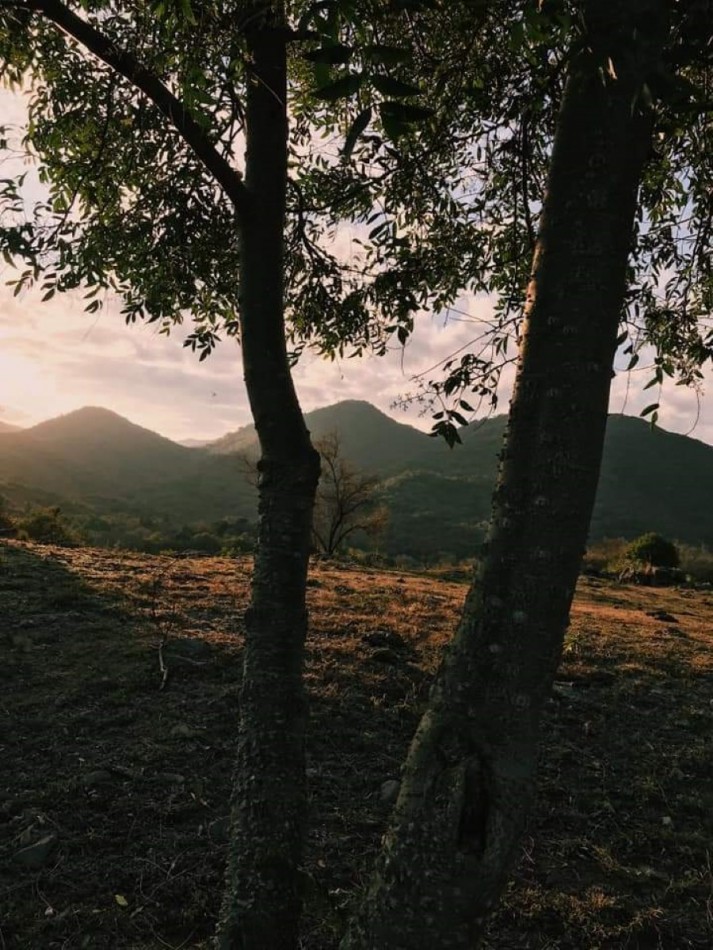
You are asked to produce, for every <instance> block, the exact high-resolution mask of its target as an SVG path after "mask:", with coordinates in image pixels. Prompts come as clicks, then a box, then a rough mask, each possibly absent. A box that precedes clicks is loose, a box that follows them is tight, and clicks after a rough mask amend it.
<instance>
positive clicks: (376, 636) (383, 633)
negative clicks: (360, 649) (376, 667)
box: [361, 630, 406, 650]
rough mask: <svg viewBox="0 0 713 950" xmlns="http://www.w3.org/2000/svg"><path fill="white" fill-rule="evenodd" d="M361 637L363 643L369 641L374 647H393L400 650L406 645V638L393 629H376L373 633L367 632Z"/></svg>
mask: <svg viewBox="0 0 713 950" xmlns="http://www.w3.org/2000/svg"><path fill="white" fill-rule="evenodd" d="M361 639H362V643H368V644H369V646H372V647H391V649H393V650H398V649H402V648H403V647H405V646H406V643H405V641H404V638H403V637H400V636H399V635H398V633H393V632H392V631H391V630H375V631H374V632H373V633H365V634H364V636H363V637H362V638H361Z"/></svg>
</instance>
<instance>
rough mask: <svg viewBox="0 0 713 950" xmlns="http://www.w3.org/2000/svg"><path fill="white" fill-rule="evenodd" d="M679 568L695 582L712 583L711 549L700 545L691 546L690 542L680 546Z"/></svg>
mask: <svg viewBox="0 0 713 950" xmlns="http://www.w3.org/2000/svg"><path fill="white" fill-rule="evenodd" d="M680 554H681V568H682V569H683V570H684V571H685V572H686V574H688V575H690V577H691V578H692V579H693V580H694V581H696V582H697V583H703V584H712V583H713V551H711V550H709V548H707V547H705V545H700V547H693V546H692V545H690V544H684V545H682V546H681V551H680Z"/></svg>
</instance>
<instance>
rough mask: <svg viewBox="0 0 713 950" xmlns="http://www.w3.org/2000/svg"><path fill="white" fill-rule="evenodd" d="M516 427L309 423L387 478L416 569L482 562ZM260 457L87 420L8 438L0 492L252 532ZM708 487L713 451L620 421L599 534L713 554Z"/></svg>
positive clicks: (12, 500) (365, 409)
mask: <svg viewBox="0 0 713 950" xmlns="http://www.w3.org/2000/svg"><path fill="white" fill-rule="evenodd" d="M505 421H506V420H505V417H504V416H495V417H492V418H489V419H486V420H484V421H482V422H478V423H473V424H471V425H470V426H468V427H465V428H464V429H462V430H461V437H462V439H463V444H462V445H459V446H456V447H455V448H454V449H449V448H448V447H447V446H446V445H445V443H444V442H443V441H442V440H437V439H432V438H430V437H429V436H428V435H427V434H425V433H424V432H421V431H419V430H418V429H415V428H413V427H412V426H409V425H405V424H403V423H399V422H396V421H395V420H393V419H391V418H389V417H388V416H386V415H385V414H384V413H382V412H380V411H379V410H378V409H376V408H375V407H373V406H371V405H370V404H369V403H366V402H358V401H346V402H341V403H337V404H336V405H334V406H328V407H325V408H323V409H318V410H316V411H314V412H312V413H309V414H308V415H307V423H308V426H309V428H310V431H311V432H312V435H313V437H314V438H315V439H316V440H319V439H320V438H321V437H323V436H324V435H326V434H328V433H332V432H337V433H338V434H339V438H340V445H341V451H342V454H343V455H344V456H345V457H346V458H348V459H350V460H351V461H352V462H353V463H354V464H355V465H357V466H358V467H360V468H362V469H364V470H368V471H370V472H372V473H373V474H375V475H376V476H377V477H378V479H379V484H380V488H379V490H380V493H381V495H382V497H383V501H384V503H385V504H386V505H387V507H388V508H389V510H390V523H389V529H388V536H387V537H386V538H385V540H384V546H385V548H386V550H388V551H389V552H391V553H408V554H411V555H413V556H416V557H435V556H437V555H438V554H444V553H448V554H451V555H454V556H456V557H462V556H468V555H472V554H473V553H474V551H475V550H476V548H477V545H478V544H479V542H480V541H481V540H482V536H483V531H484V526H485V524H486V522H487V518H488V513H489V508H490V493H491V490H492V486H493V481H494V478H495V474H496V469H497V453H498V452H499V450H500V445H501V442H502V437H503V432H504V428H505ZM256 453H257V440H256V436H255V432H254V430H253V429H252V427H250V426H246V427H244V428H242V429H239V430H237V431H236V432H234V433H230V434H229V435H226V436H224V437H222V438H221V439H218V440H215V441H213V442H209V443H206V444H204V445H202V446H200V447H188V446H186V445H179V444H178V443H176V442H172V441H171V440H169V439H166V438H164V437H162V436H160V435H157V434H156V433H154V432H151V431H149V430H147V429H144V428H142V427H141V426H137V425H135V424H133V423H131V422H129V421H128V420H126V419H124V418H122V417H121V416H118V415H117V414H115V413H113V412H110V411H109V410H106V409H96V408H85V409H80V410H78V411H76V412H72V413H69V414H68V415H65V416H60V417H58V418H56V419H51V420H49V421H48V422H43V423H40V424H39V425H36V426H33V427H32V428H28V429H22V430H11V431H7V430H6V429H5V428H4V427H0V493H1V494H2V495H4V496H5V498H6V499H7V502H8V504H9V507H10V508H11V509H14V510H15V511H21V510H22V509H23V508H25V507H27V506H28V505H58V506H60V507H61V508H62V510H63V512H65V513H67V514H68V515H70V516H71V517H73V518H75V519H79V521H80V522H82V523H83V524H84V525H85V527H86V526H89V528H91V525H92V523H95V524H99V523H101V524H104V523H105V522H106V519H107V518H109V519H114V521H116V519H117V518H119V519H121V518H123V519H135V520H137V521H138V522H140V523H141V525H143V529H144V530H145V531H148V530H149V529H155V528H156V526H157V525H158V526H161V527H162V529H166V528H167V527H171V528H173V529H178V528H180V526H181V525H184V524H195V523H197V522H200V523H202V524H203V525H205V526H209V525H210V524H211V523H213V522H217V521H219V520H220V519H226V518H232V519H244V520H245V521H248V522H250V521H254V518H255V490H254V488H253V487H252V486H251V485H250V484H249V481H248V480H247V479H246V478H245V475H244V464H243V463H242V461H241V456H245V455H255V454H256ZM711 485H713V447H711V446H709V445H706V444H705V443H702V442H699V441H698V440H696V439H692V438H689V437H686V436H681V435H675V434H673V433H670V432H666V431H665V430H662V429H660V428H655V429H652V428H651V427H650V426H649V425H648V423H646V422H644V421H643V420H641V419H636V418H632V417H628V416H611V417H610V419H609V425H608V430H607V437H606V444H605V452H604V459H603V465H602V476H601V481H600V486H599V492H598V496H597V503H596V506H595V511H594V516H593V519H592V526H591V532H590V535H591V537H592V538H595V539H597V538H602V537H621V536H623V537H634V536H636V535H637V534H641V533H643V532H645V531H650V530H655V531H659V532H660V533H662V534H664V535H666V536H668V537H671V538H675V539H677V540H680V541H686V542H689V543H695V544H698V543H705V544H707V545H710V544H713V506H712V505H711V504H710V487H711ZM206 530H208V528H207V527H206ZM97 531H99V529H97ZM89 534H90V536H92V537H94V535H91V530H90V531H89ZM99 535H101V532H100V531H99ZM96 539H97V538H95V540H96ZM98 540H101V536H99V537H98Z"/></svg>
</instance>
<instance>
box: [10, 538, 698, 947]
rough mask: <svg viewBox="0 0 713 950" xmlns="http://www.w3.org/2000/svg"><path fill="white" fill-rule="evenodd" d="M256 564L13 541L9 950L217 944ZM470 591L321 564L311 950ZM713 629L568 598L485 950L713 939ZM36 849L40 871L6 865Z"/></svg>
mask: <svg viewBox="0 0 713 950" xmlns="http://www.w3.org/2000/svg"><path fill="white" fill-rule="evenodd" d="M249 570H250V565H249V563H248V562H247V561H235V560H232V559H224V558H196V559H191V558H180V559H173V558H168V557H148V556H144V555H138V554H130V553H116V552H109V551H96V550H87V549H76V550H67V549H58V548H51V547H43V546H32V545H21V544H18V543H10V544H8V545H6V546H5V547H4V548H3V551H2V560H1V562H0V598H1V603H2V607H3V611H2V617H3V620H2V624H3V626H2V628H0V643H2V649H3V660H4V662H3V664H2V671H1V673H0V675H1V676H2V679H3V682H2V684H1V690H2V691H1V692H0V696H1V697H2V698H0V715H1V716H2V729H1V732H0V762H2V769H1V770H0V822H2V825H3V829H4V834H3V839H2V858H3V863H2V866H1V869H0V888H1V889H2V890H0V906H1V907H2V909H3V910H2V917H1V918H0V948H7V950H10V948H27V950H35V948H40V950H41V948H48V950H49V948H65V947H66V948H82V947H90V948H111V947H116V948H121V950H129V948H136V950H149V948H150V950H157V948H159V947H176V948H177V947H179V946H180V947H194V948H195V947H200V946H207V941H208V939H209V936H210V934H211V931H212V928H213V922H214V918H215V915H216V912H217V908H218V903H219V899H220V888H221V877H222V861H223V852H224V833H225V831H224V827H225V822H224V819H225V816H226V815H227V813H228V810H229V792H230V779H231V770H232V756H233V744H234V737H235V729H236V722H237V716H238V687H239V679H240V652H241V636H242V617H243V612H244V610H245V608H246V606H247V598H248V583H249ZM464 595H465V586H464V585H462V584H456V583H448V582H445V581H442V580H437V579H434V578H432V577H428V576H425V575H416V574H399V573H397V572H381V571H368V570H354V569H346V568H342V567H340V566H339V565H335V564H333V563H319V562H318V563H317V564H316V565H315V566H314V568H313V570H312V571H311V574H310V586H309V603H310V611H311V629H310V636H309V642H308V650H307V668H306V677H307V684H308V688H309V691H310V702H311V725H310V735H309V742H308V769H309V773H308V774H309V777H310V785H311V816H310V820H311V833H310V840H309V851H308V855H307V861H306V866H305V873H304V881H305V893H306V908H307V912H306V918H305V932H304V939H303V945H304V948H305V950H328V948H334V947H336V943H337V938H338V935H339V932H340V930H341V928H342V925H343V921H344V917H345V915H346V913H347V910H348V902H349V900H350V898H351V897H353V895H354V893H355V891H357V890H358V889H359V888H360V887H361V886H363V885H364V883H365V881H366V877H367V874H368V868H369V864H370V861H371V859H372V858H373V855H374V853H375V852H376V850H377V849H378V846H379V839H380V836H381V834H382V833H383V829H384V825H385V822H386V819H387V817H388V810H389V805H388V803H387V802H384V801H382V796H381V788H382V785H383V784H384V782H386V781H388V780H390V779H398V776H399V767H400V763H401V761H402V760H403V757H404V754H405V751H406V748H407V745H408V742H409V740H410V737H411V735H412V733H413V730H414V728H415V725H416V723H417V721H418V718H419V716H420V714H421V712H422V711H423V708H424V706H425V703H426V700H427V693H428V687H429V684H430V680H431V677H432V675H433V673H434V670H435V668H436V666H437V663H438V659H439V655H440V652H441V650H442V648H443V645H444V644H445V642H446V641H447V639H448V637H449V636H450V633H451V631H452V630H453V628H454V625H455V623H456V620H457V617H458V613H459V608H460V606H461V604H462V601H463V597H464ZM657 612H659V615H658V616H656V615H655V614H656V613H657ZM661 612H663V613H661ZM664 615H668V617H669V618H671V617H672V618H674V619H668V620H666V619H660V618H661V616H664ZM712 621H713V598H711V595H710V594H709V593H705V592H699V591H689V590H663V589H651V588H649V589H645V588H632V587H620V586H617V585H614V584H612V583H610V582H606V581H599V580H594V579H588V580H587V579H585V580H583V581H582V582H581V583H580V587H579V591H578V595H577V600H576V603H575V606H574V610H573V615H572V626H571V628H570V631H569V633H568V636H567V642H566V645H565V653H564V660H563V665H562V668H561V670H560V673H559V674H558V680H557V684H556V687H555V691H554V694H553V699H552V701H551V703H550V705H549V707H548V710H547V716H546V722H545V726H544V754H543V764H542V770H541V791H540V797H539V802H538V806H537V809H536V812H535V814H534V815H533V816H532V819H531V821H530V826H529V829H528V833H527V835H526V837H525V840H524V842H523V848H522V856H521V860H520V863H519V866H518V869H517V873H516V876H515V879H514V881H513V883H512V885H511V886H510V888H509V889H508V893H507V895H506V899H505V901H504V902H503V905H502V907H501V909H500V910H499V912H498V914H497V916H496V918H495V919H494V921H493V924H492V927H491V929H490V934H489V937H488V941H487V947H488V948H489V950H496V948H497V950H517V948H527V950H546V948H547V950H554V948H558V950H565V948H568V950H569V948H571V950H575V948H576V950H594V948H627V947H630V948H641V950H644V948H652V950H653V948H662V950H679V948H682V950H683V948H700V950H704V948H709V947H710V946H712V945H713V929H712V926H711V899H712V891H711V888H712V877H711V865H710V850H711V840H712V836H711V831H712V830H713V792H712V791H711V787H710V779H709V776H710V762H711V751H712V750H711V728H710V726H711V715H712V712H713V710H712V709H711V699H712V698H713V692H712V691H711V685H712V684H713V657H712V656H711V640H712V632H711V631H712V627H713V625H712ZM161 643H163V647H162V651H161V655H162V658H163V659H164V660H165V665H166V666H167V668H168V677H167V679H166V682H165V687H164V688H163V689H161V688H160V686H161V682H162V675H161V671H160V665H159V649H158V648H159V644H161ZM48 834H50V835H52V836H54V838H55V840H56V847H55V849H54V850H53V852H52V854H51V857H50V858H49V860H48V861H47V862H46V863H45V864H44V865H43V866H41V867H40V868H37V869H31V868H26V867H24V866H23V865H22V864H21V863H19V862H18V861H17V860H16V857H15V856H16V855H17V852H18V851H19V850H21V849H22V847H23V846H24V845H26V844H27V843H28V842H29V843H31V842H32V841H33V840H35V839H36V838H38V837H41V836H47V835H48ZM119 898H121V900H119ZM434 950H436V948H435V947H434Z"/></svg>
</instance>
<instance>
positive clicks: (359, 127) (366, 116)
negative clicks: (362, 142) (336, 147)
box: [342, 108, 371, 160]
mask: <svg viewBox="0 0 713 950" xmlns="http://www.w3.org/2000/svg"><path fill="white" fill-rule="evenodd" d="M370 122H371V109H370V108H369V109H364V110H363V111H362V112H360V113H359V115H358V116H357V117H356V119H354V121H353V122H352V124H351V126H350V128H349V131H348V132H347V134H346V137H345V139H344V147H343V149H342V158H344V159H346V160H348V159H349V158H351V154H352V152H353V151H354V146H355V145H356V143H357V141H358V139H359V136H360V135H361V134H362V132H364V130H365V129H366V127H367V126H368V125H369V123H370Z"/></svg>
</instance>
